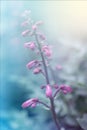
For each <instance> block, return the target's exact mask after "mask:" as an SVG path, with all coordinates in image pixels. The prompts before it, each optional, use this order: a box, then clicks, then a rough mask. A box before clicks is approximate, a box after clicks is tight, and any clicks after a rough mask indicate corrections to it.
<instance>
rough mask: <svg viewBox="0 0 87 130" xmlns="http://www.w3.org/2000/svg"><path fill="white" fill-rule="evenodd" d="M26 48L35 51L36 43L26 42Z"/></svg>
mask: <svg viewBox="0 0 87 130" xmlns="http://www.w3.org/2000/svg"><path fill="white" fill-rule="evenodd" d="M24 47H26V48H30V49H31V50H34V49H35V47H36V46H35V43H34V42H26V43H25V44H24Z"/></svg>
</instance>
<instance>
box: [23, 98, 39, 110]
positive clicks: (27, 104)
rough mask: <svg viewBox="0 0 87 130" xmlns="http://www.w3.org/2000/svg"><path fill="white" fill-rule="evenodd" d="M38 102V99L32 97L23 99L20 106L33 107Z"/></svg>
mask: <svg viewBox="0 0 87 130" xmlns="http://www.w3.org/2000/svg"><path fill="white" fill-rule="evenodd" d="M37 103H38V99H37V98H32V99H29V100H27V101H25V102H24V103H23V104H22V107H23V108H26V107H35V106H36V105H37Z"/></svg>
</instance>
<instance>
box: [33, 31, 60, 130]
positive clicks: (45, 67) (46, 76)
mask: <svg viewBox="0 0 87 130" xmlns="http://www.w3.org/2000/svg"><path fill="white" fill-rule="evenodd" d="M35 38H36V42H37V44H38V49H39V51H40V55H41V58H42V62H43V67H44V71H45V78H46V83H47V84H50V81H49V76H48V71H47V66H46V62H45V59H44V55H43V52H42V50H41V45H40V42H39V40H38V36H37V34H36V33H35ZM49 99H50V104H51V112H52V115H53V119H54V122H55V124H56V126H57V129H58V130H60V125H59V122H58V119H57V115H56V112H55V106H54V99H53V97H52V98H49Z"/></svg>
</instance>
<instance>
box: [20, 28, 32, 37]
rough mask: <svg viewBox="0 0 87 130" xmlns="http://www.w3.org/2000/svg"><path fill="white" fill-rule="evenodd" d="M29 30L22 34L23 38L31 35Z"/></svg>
mask: <svg viewBox="0 0 87 130" xmlns="http://www.w3.org/2000/svg"><path fill="white" fill-rule="evenodd" d="M29 32H30V31H29V30H28V29H27V30H25V31H24V32H22V36H27V35H28V34H29Z"/></svg>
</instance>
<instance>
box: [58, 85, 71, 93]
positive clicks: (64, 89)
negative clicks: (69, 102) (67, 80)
mask: <svg viewBox="0 0 87 130" xmlns="http://www.w3.org/2000/svg"><path fill="white" fill-rule="evenodd" d="M60 89H61V90H62V92H63V93H64V94H67V93H71V92H72V88H71V87H70V86H68V85H61V86H60Z"/></svg>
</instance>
